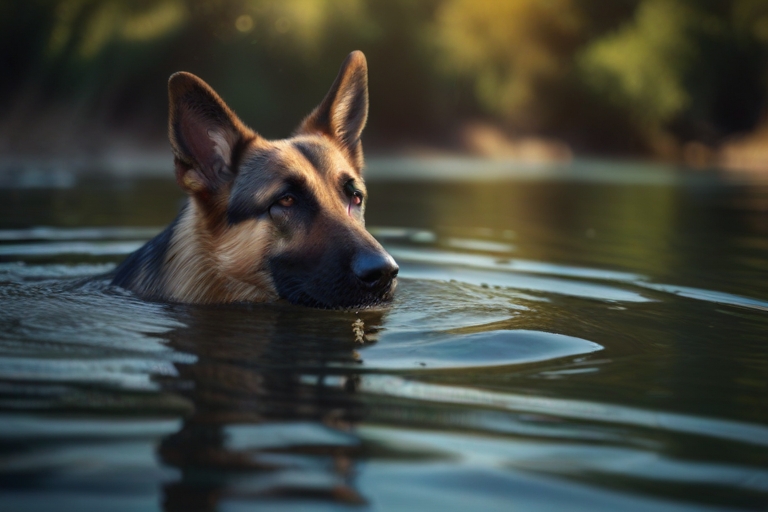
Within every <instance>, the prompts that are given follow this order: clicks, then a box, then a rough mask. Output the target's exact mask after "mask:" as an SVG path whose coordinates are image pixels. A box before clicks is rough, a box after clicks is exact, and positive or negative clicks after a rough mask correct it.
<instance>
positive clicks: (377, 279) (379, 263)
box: [352, 252, 400, 285]
mask: <svg viewBox="0 0 768 512" xmlns="http://www.w3.org/2000/svg"><path fill="white" fill-rule="evenodd" d="M399 270H400V267H398V266H397V263H395V260H394V258H392V256H390V255H389V254H387V253H386V252H363V253H359V254H358V255H357V256H356V257H355V259H354V260H353V261H352V271H353V272H354V273H355V275H356V276H357V278H358V279H360V280H361V281H362V282H364V283H365V284H368V285H374V284H377V283H382V284H383V283H385V282H386V283H389V282H390V281H392V279H394V278H395V277H397V273H398V271H399Z"/></svg>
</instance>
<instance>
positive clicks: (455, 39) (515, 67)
mask: <svg viewBox="0 0 768 512" xmlns="http://www.w3.org/2000/svg"><path fill="white" fill-rule="evenodd" d="M430 29H431V31H432V32H433V34H434V44H435V45H436V46H437V48H438V49H439V57H438V65H439V66H440V68H441V69H442V70H443V71H445V72H447V73H449V74H456V75H459V76H463V77H465V78H469V80H470V81H471V82H472V84H473V85H474V90H475V93H476V96H477V100H478V101H479V103H480V105H481V106H482V108H483V109H484V110H485V111H486V112H488V113H491V114H494V115H495V116H497V117H499V118H501V119H503V120H505V121H509V122H512V123H513V124H515V125H517V126H521V127H527V128H531V127H537V125H538V124H539V123H538V115H539V114H540V113H541V110H542V109H545V108H546V103H547V100H548V98H546V97H545V95H544V94H542V92H543V90H545V89H546V85H547V84H549V83H553V82H558V81H562V80H563V79H564V77H565V76H566V74H567V71H568V69H569V60H570V59H571V56H572V54H573V52H574V51H575V49H576V48H577V47H578V45H579V43H580V42H581V40H582V38H583V33H584V20H583V19H582V16H581V14H580V11H579V9H578V6H577V5H576V3H575V2H574V1H573V0H545V1H541V0H489V1H484V2H477V1H475V0H448V1H446V2H444V3H443V4H442V5H440V7H439V9H438V11H437V14H436V17H435V21H434V24H433V25H432V27H430Z"/></svg>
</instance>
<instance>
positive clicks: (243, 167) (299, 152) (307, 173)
mask: <svg viewBox="0 0 768 512" xmlns="http://www.w3.org/2000/svg"><path fill="white" fill-rule="evenodd" d="M343 172H347V173H351V172H352V167H351V165H350V164H349V162H348V161H347V159H346V158H345V157H344V155H343V154H342V153H341V151H340V150H339V149H338V148H337V147H336V146H335V145H334V144H332V143H331V142H330V141H328V140H326V139H325V138H324V137H319V136H299V137H293V138H290V139H283V140H277V141H270V142H269V144H267V145H259V146H256V147H253V148H250V151H246V153H245V155H244V158H243V159H242V161H241V164H240V169H239V171H238V174H240V175H244V176H247V175H254V174H261V175H266V176H264V177H273V178H279V177H281V176H282V175H292V176H294V177H295V176H296V175H299V176H302V177H303V178H304V179H306V180H307V181H315V180H316V179H319V180H320V181H325V180H326V179H328V178H331V179H332V180H333V181H334V182H335V178H336V177H337V176H338V175H339V174H341V173H343Z"/></svg>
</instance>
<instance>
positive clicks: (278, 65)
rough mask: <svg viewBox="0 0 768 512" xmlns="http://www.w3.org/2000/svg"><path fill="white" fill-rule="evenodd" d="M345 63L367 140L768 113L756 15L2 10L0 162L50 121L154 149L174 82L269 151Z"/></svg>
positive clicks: (168, 3) (557, 10)
mask: <svg viewBox="0 0 768 512" xmlns="http://www.w3.org/2000/svg"><path fill="white" fill-rule="evenodd" d="M352 49H361V50H363V51H364V52H365V53H366V54H367V55H368V58H369V60H370V61H371V66H370V68H371V84H372V88H371V109H372V110H371V125H370V129H369V130H368V131H367V132H366V135H367V137H371V136H373V137H374V138H376V137H378V138H379V139H380V140H398V139H406V140H412V139H413V138H414V137H416V138H421V139H422V140H423V139H431V140H435V139H440V138H442V139H445V136H446V135H447V134H448V133H450V131H451V130H452V129H453V128H454V127H456V126H458V125H460V124H461V123H462V122H464V121H466V120H468V119H472V118H476V117H482V116H485V117H490V118H493V119H495V120H496V121H498V122H500V123H502V124H504V125H505V126H507V127H509V128H512V129H515V130H517V131H519V132H530V131H538V132H546V133H550V134H556V135H561V136H563V137H565V138H570V139H571V140H572V141H576V142H577V143H579V144H584V145H585V146H586V147H594V148H597V149H604V148H601V147H600V144H614V142H607V141H608V139H607V138H606V137H605V134H606V133H608V134H611V133H612V134H613V135H612V138H611V139H610V140H612V141H616V140H618V139H619V138H620V135H616V132H619V133H620V134H621V136H624V138H625V139H629V138H631V137H632V135H633V134H632V133H630V132H632V131H633V130H634V131H635V135H637V134H640V135H641V136H656V135H658V134H674V135H676V136H677V137H678V138H681V139H686V138H695V139H699V140H705V141H710V142H711V141H716V140H718V138H720V137H723V136H727V135H728V134H730V133H733V132H736V131H741V130H748V129H751V128H753V127H754V126H755V124H756V123H757V122H758V119H759V116H760V113H761V112H765V109H766V106H768V103H767V101H766V97H767V96H768V2H766V1H765V0H611V1H610V2H596V1H595V0H486V1H476V0H422V1H419V2H413V1H410V0H368V1H364V0H283V1H274V0H135V1H131V2H125V1H122V0H9V1H7V2H2V3H0V54H1V55H2V56H3V60H2V62H3V73H0V76H2V78H0V109H1V110H0V112H3V116H2V118H0V146H1V145H2V143H3V137H5V138H6V139H9V140H11V142H12V143H11V145H13V142H14V141H29V140H34V139H30V138H29V137H28V136H26V135H25V130H26V129H33V128H34V125H33V124H30V123H33V121H34V120H35V119H41V118H46V117H45V116H46V115H49V114H51V113H52V112H58V113H59V114H58V115H59V116H63V117H61V118H60V119H58V120H57V119H53V121H57V122H60V123H62V124H65V125H67V126H68V127H69V128H70V129H71V131H73V132H74V131H77V130H80V129H85V127H88V126H102V127H108V128H115V129H124V130H128V131H131V130H133V131H134V132H136V131H141V132H142V133H143V130H144V129H145V128H146V127H153V128H149V129H151V130H157V131H156V132H153V133H160V132H161V131H162V127H163V126H164V119H163V118H164V116H165V109H166V104H165V102H166V98H165V91H164V88H165V86H164V84H165V81H166V80H167V77H168V75H169V74H170V73H172V72H174V71H177V70H180V69H183V70H187V71H191V72H193V73H197V74H199V75H200V76H202V77H203V78H204V79H206V80H207V81H209V82H210V83H211V85H213V86H214V87H215V88H216V89H217V90H219V91H220V92H221V93H222V95H223V96H224V97H225V99H226V100H227V101H228V102H230V103H231V104H232V105H233V107H235V109H236V110H237V111H238V112H239V113H241V114H242V116H243V117H244V119H245V120H246V121H248V122H251V123H252V124H253V125H254V127H255V128H257V129H259V130H261V131H263V132H264V133H265V135H268V136H282V135H286V134H287V133H288V132H290V130H291V129H292V128H293V123H295V122H296V120H297V119H299V118H300V117H301V116H302V115H303V114H304V113H306V111H307V110H308V109H309V108H311V107H312V106H313V105H314V103H316V101H318V100H319V99H320V97H322V94H323V93H324V92H325V90H326V88H327V87H328V84H329V83H330V80H332V79H333V76H335V72H336V70H337V69H338V65H339V63H340V62H341V60H342V59H343V58H344V56H345V55H346V54H347V53H348V52H349V51H350V50H352ZM45 122H48V123H49V124H50V122H52V121H50V120H49V121H45ZM154 127H157V128H154ZM574 134H575V135H574ZM40 138H41V139H42V138H43V137H40ZM6 145H7V144H6ZM607 149H610V148H607Z"/></svg>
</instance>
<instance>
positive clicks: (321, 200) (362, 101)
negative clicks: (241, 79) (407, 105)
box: [169, 52, 398, 308]
mask: <svg viewBox="0 0 768 512" xmlns="http://www.w3.org/2000/svg"><path fill="white" fill-rule="evenodd" d="M169 96H170V116H169V137H170V140H171V146H172V148H173V152H174V156H175V168H176V179H177V181H178V183H179V185H180V186H181V187H182V188H183V189H184V190H186V191H187V192H188V193H189V195H190V196H191V198H192V201H193V203H194V207H195V211H196V215H197V216H198V217H200V222H199V223H198V224H197V226H198V227H197V228H196V229H197V230H198V231H202V233H200V236H201V238H203V239H205V240H206V242H205V245H206V246H207V247H206V250H207V251H208V252H209V253H210V255H211V259H212V261H213V262H214V264H215V265H216V266H217V268H218V270H219V271H220V272H222V273H224V274H225V275H226V276H227V277H228V278H230V279H232V280H234V281H236V282H243V283H248V284H251V285H259V286H266V287H271V288H273V290H272V291H273V292H274V293H275V294H277V295H278V296H280V297H281V298H284V299H287V300H289V301H290V302H293V303H297V304H303V305H308V306H314V307H326V308H356V307H368V306H373V305H376V304H380V303H382V302H386V301H388V300H390V299H391V297H392V293H393V291H394V288H395V284H396V279H395V278H396V276H397V272H398V266H397V264H396V263H395V261H394V260H393V259H392V257H391V256H390V255H389V254H387V252H386V251H385V250H384V249H383V248H382V247H381V245H380V244H379V243H378V242H377V241H376V240H375V239H374V238H373V237H372V236H371V235H370V234H369V233H368V232H367V231H366V230H365V221H364V213H365V205H366V199H367V193H366V188H365V183H364V181H363V176H362V170H363V152H362V146H361V143H360V135H361V133H362V130H363V128H364V126H365V122H366V119H367V116H368V70H367V64H366V61H365V57H364V55H363V54H362V53H361V52H353V53H351V54H350V55H349V56H348V57H347V59H346V60H345V61H344V63H343V64H342V66H341V69H340V71H339V74H338V76H337V77H336V80H335V81H334V83H333V85H332V86H331V89H330V91H329V92H328V94H327V95H326V96H325V98H324V99H323V101H322V102H321V103H320V105H319V106H318V107H317V108H315V110H313V111H312V113H310V114H309V116H307V117H306V118H305V119H304V120H303V122H302V123H301V124H300V125H299V128H298V129H297V130H296V132H295V133H294V135H293V136H292V137H290V138H288V139H283V140H276V141H270V140H266V139H264V138H263V137H261V136H259V135H258V134H257V133H256V132H254V131H252V130H251V129H249V128H248V127H246V126H245V125H244V124H243V123H242V122H241V121H240V120H239V119H238V118H237V116H236V115H235V114H234V113H233V112H232V111H231V110H230V109H229V107H227V105H226V104H225V103H224V101H223V100H222V99H221V98H220V97H219V96H218V95H217V94H216V92H214V90H213V89H212V88H211V87H209V86H208V85H207V84H206V83H205V82H203V81H202V80H200V79H199V78H197V77H196V76H194V75H192V74H189V73H183V72H182V73H176V74H174V75H173V76H171V78H170V81H169Z"/></svg>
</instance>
